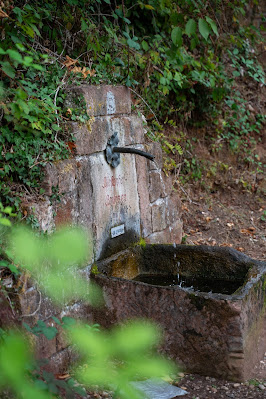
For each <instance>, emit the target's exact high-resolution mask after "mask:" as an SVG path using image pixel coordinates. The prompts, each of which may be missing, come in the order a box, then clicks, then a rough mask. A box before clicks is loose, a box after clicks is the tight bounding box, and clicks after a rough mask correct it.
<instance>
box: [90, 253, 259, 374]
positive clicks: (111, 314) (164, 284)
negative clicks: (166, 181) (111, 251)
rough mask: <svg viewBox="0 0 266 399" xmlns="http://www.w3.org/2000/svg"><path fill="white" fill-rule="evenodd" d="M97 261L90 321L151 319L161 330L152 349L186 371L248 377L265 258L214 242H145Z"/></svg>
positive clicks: (255, 351)
mask: <svg viewBox="0 0 266 399" xmlns="http://www.w3.org/2000/svg"><path fill="white" fill-rule="evenodd" d="M97 267H98V270H99V272H100V274H97V275H92V278H93V279H94V280H95V281H96V283H97V284H98V285H99V286H100V287H101V288H102V290H103V293H104V298H105V306H104V308H103V309H101V312H96V313H95V314H93V319H94V321H95V322H97V323H100V324H101V325H102V326H103V327H107V328H108V327H110V326H111V325H113V324H117V323H121V322H123V321H125V320H127V319H132V318H133V319H134V318H136V317H138V318H147V319H150V320H153V321H155V322H156V323H158V325H159V326H160V327H161V328H162V329H163V335H164V341H163V343H162V345H161V348H160V351H161V352H162V353H164V354H166V355H167V356H168V357H170V358H171V359H173V360H174V361H176V362H177V363H178V364H180V365H181V366H183V368H184V370H186V371H187V372H192V373H198V374H201V375H208V376H212V377H218V378H223V379H228V380H233V381H244V380H246V379H248V378H251V376H252V372H253V369H254V366H255V365H256V364H257V363H258V362H259V361H260V360H261V359H262V358H263V355H264V352H265V350H266V339H265V338H266V336H265V331H266V328H265V327H266V314H265V303H266V295H265V287H266V262H260V261H256V260H253V259H251V258H249V257H248V256H246V255H244V254H242V253H240V252H238V251H235V250H233V249H227V248H220V247H208V246H187V245H174V246H173V245H146V246H143V247H140V246H139V247H133V248H132V249H127V250H125V251H122V252H120V253H118V254H116V255H113V256H112V257H110V258H108V259H104V260H103V261H100V262H98V263H97ZM92 312H93V310H92Z"/></svg>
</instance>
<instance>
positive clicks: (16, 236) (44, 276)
mask: <svg viewBox="0 0 266 399" xmlns="http://www.w3.org/2000/svg"><path fill="white" fill-rule="evenodd" d="M90 241H91V240H90V238H89V237H88V236H87V235H86V234H85V233H84V232H83V231H82V230H81V229H66V228H65V229H62V230H59V231H57V232H55V233H54V234H51V235H49V236H47V237H42V236H37V235H36V233H34V232H33V231H31V230H29V229H25V228H18V229H15V230H14V232H13V234H12V236H11V248H10V253H12V254H13V255H12V256H13V259H14V262H15V263H16V264H19V265H20V266H21V267H22V268H24V269H27V270H28V271H30V273H31V276H32V277H33V278H34V279H35V280H36V281H37V282H38V284H39V285H40V287H41V288H42V289H43V290H44V292H45V293H46V294H47V295H48V296H49V297H50V298H51V299H53V300H54V301H55V302H56V303H59V304H63V303H66V302H69V301H70V300H74V299H76V300H77V299H83V300H85V301H87V302H90V303H92V304H93V305H94V306H96V305H99V304H100V303H101V291H100V289H99V288H98V287H97V286H95V285H94V284H92V283H89V282H88V280H87V279H86V278H84V276H82V273H81V271H80V270H79V269H80V267H81V266H83V267H84V266H86V261H87V262H88V259H90V257H91V250H90V248H91V245H90Z"/></svg>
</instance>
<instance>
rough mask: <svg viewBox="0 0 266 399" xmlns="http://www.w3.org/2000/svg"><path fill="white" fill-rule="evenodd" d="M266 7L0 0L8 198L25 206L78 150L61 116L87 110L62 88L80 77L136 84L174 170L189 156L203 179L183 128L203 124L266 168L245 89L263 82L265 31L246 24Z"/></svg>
mask: <svg viewBox="0 0 266 399" xmlns="http://www.w3.org/2000/svg"><path fill="white" fill-rule="evenodd" d="M258 7H259V6H258V2H257V1H256V0H253V1H251V2H250V1H247V0H234V1H228V2H226V3H224V2H223V1H222V0H209V1H201V0H197V1H196V0H180V1H179V2H176V1H172V0H146V1H145V2H143V1H141V0H138V1H136V2H132V1H130V0H121V1H116V2H113V1H111V0H91V1H90V2H89V3H88V2H86V3H85V2H84V1H81V0H67V1H65V2H61V1H54V0H49V1H47V2H45V3H44V4H42V3H40V2H39V1H34V0H30V1H25V0H20V1H16V2H13V1H12V0H8V1H2V2H1V11H0V23H1V27H2V33H1V35H2V44H1V48H0V56H1V59H0V67H1V78H2V81H1V85H0V97H1V100H0V106H1V115H0V117H1V123H2V127H1V136H0V178H1V180H0V192H1V200H2V203H3V205H4V206H8V205H11V206H13V208H15V209H16V210H17V209H18V208H19V203H20V198H21V196H25V195H26V194H28V195H35V196H36V195H42V190H41V189H40V188H39V183H40V180H41V178H42V167H43V166H45V165H46V164H47V163H48V162H51V161H54V160H56V159H60V158H64V157H68V156H71V151H70V150H71V142H72V141H73V140H72V138H71V135H70V136H69V133H66V132H65V131H64V130H63V128H62V126H63V125H64V124H63V123H62V122H66V121H68V120H71V119H72V120H77V119H78V120H79V121H80V122H81V123H86V121H87V120H88V118H89V117H88V115H87V114H86V110H85V108H84V106H83V105H79V106H77V107H76V109H71V108H66V107H65V105H64V100H65V88H67V87H68V86H69V85H79V84H81V83H89V84H104V83H105V84H106V83H108V84H114V85H115V84H123V85H126V86H128V87H130V88H131V89H132V93H133V94H134V97H135V99H134V108H135V109H136V110H138V111H140V112H143V113H144V114H145V116H146V118H147V121H148V125H149V128H150V131H152V132H153V133H152V138H153V139H156V140H158V141H160V142H161V144H162V147H163V149H164V150H165V153H166V154H168V156H166V164H165V169H166V171H168V173H173V171H175V172H176V171H177V170H179V168H180V164H181V173H183V174H184V175H187V176H189V177H190V178H192V179H200V178H201V174H200V172H199V171H198V169H199V168H198V167H197V160H196V159H195V157H192V159H189V156H188V154H189V151H190V150H189V148H188V147H192V146H193V137H192V138H191V137H188V135H187V133H186V132H187V131H188V130H189V129H190V127H195V126H196V127H197V126H198V127H202V126H207V127H208V134H209V135H210V141H212V144H214V147H215V143H219V145H221V144H222V145H228V146H229V148H230V150H231V151H233V152H239V153H240V154H244V158H246V160H247V162H249V163H252V162H253V163H254V164H255V166H256V167H260V165H258V162H257V161H258V160H257V159H256V157H255V155H256V154H254V151H252V150H251V147H252V146H253V144H255V143H253V142H252V140H254V132H257V133H258V139H259V136H260V132H261V129H262V126H263V121H264V117H263V115H261V114H260V112H258V110H254V111H250V109H249V107H250V104H249V103H248V101H247V100H245V99H244V98H243V97H242V93H241V92H239V91H238V90H237V88H238V85H239V84H240V83H241V82H243V81H244V80H247V79H249V80H251V81H252V82H254V84H255V86H254V87H256V89H257V90H259V89H260V88H261V87H262V86H263V85H264V84H265V81H264V79H265V77H264V72H263V69H262V67H261V66H260V64H259V62H258V58H257V56H258V54H257V50H256V49H257V48H258V46H259V45H260V44H261V42H262V36H261V33H260V31H259V29H258V28H256V27H255V26H252V25H246V24H243V21H244V20H245V14H246V12H247V11H249V10H250V9H252V10H253V11H254V12H256V10H257V9H258ZM225 65H226V68H225ZM169 126H170V127H172V128H173V129H172V130H171V131H172V132H174V133H173V134H172V136H171V137H169V136H168V135H166V134H165V127H169ZM180 126H181V128H180ZM255 140H256V139H255ZM219 145H218V146H216V147H215V150H216V151H217V150H219ZM253 147H254V146H253ZM253 147H252V148H253ZM179 161H180V162H179ZM190 171H193V173H192V174H191V173H190Z"/></svg>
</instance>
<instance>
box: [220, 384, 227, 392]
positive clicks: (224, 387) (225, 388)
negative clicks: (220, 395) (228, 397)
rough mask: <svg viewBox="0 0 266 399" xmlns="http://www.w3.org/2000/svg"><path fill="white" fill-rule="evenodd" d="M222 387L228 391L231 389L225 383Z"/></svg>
mask: <svg viewBox="0 0 266 399" xmlns="http://www.w3.org/2000/svg"><path fill="white" fill-rule="evenodd" d="M221 389H224V390H225V391H228V390H229V388H228V387H226V386H225V385H223V386H222V387H221Z"/></svg>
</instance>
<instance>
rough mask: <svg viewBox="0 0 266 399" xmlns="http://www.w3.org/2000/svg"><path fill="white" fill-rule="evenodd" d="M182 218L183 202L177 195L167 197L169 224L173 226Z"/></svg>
mask: <svg viewBox="0 0 266 399" xmlns="http://www.w3.org/2000/svg"><path fill="white" fill-rule="evenodd" d="M180 216H181V201H180V198H179V197H178V195H177V194H173V195H172V196H171V197H167V219H168V224H173V223H175V221H176V220H177V219H180Z"/></svg>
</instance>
